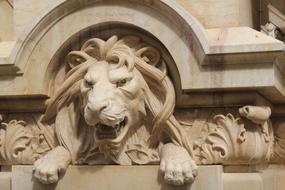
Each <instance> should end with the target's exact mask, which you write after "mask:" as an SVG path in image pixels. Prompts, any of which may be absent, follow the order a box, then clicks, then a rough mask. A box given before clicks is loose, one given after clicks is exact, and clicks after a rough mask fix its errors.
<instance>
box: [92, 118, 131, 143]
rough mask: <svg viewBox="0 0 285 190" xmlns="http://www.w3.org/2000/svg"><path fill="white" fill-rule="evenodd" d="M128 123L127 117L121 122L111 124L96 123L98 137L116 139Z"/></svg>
mask: <svg viewBox="0 0 285 190" xmlns="http://www.w3.org/2000/svg"><path fill="white" fill-rule="evenodd" d="M126 123H127V118H126V117H125V118H124V120H123V121H121V122H120V123H118V124H116V125H114V126H110V125H106V124H103V123H97V124H96V135H97V137H98V139H115V138H116V137H118V136H119V135H120V133H121V131H122V129H123V128H124V127H125V125H126Z"/></svg>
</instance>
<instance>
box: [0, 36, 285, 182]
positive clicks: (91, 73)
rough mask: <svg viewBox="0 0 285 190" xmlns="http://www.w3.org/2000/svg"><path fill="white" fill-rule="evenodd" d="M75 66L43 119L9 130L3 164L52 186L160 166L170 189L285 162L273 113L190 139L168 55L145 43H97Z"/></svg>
mask: <svg viewBox="0 0 285 190" xmlns="http://www.w3.org/2000/svg"><path fill="white" fill-rule="evenodd" d="M68 63H69V65H68V67H69V70H68V72H67V73H66V77H65V80H64V82H63V84H62V86H61V87H60V89H58V91H57V92H56V94H55V95H54V96H53V97H52V98H51V99H50V100H48V101H47V109H46V112H45V114H44V115H43V116H42V117H41V118H40V119H39V118H38V119H34V120H33V122H28V125H27V123H26V122H24V121H18V120H10V121H9V122H7V123H3V122H2V125H1V129H0V163H1V164H34V176H35V177H36V178H37V179H38V180H40V181H41V182H42V183H45V184H48V183H55V182H57V181H58V179H59V174H60V173H62V172H64V171H65V170H66V169H67V167H68V165H70V164H88V165H94V164H120V165H133V164H160V170H161V173H162V175H163V176H164V179H165V181H166V182H167V183H170V184H173V185H182V184H185V183H191V182H193V181H194V179H195V177H196V176H197V166H196V163H197V164H257V163H263V162H269V161H270V160H272V159H273V158H274V157H278V156H279V157H280V159H279V160H282V158H284V156H283V155H285V153H284V152H285V151H283V148H282V147H284V146H283V144H284V142H283V141H284V140H283V139H285V138H284V137H283V136H284V135H283V132H278V130H276V134H273V130H274V127H272V124H271V122H270V119H269V117H270V115H271V110H270V108H268V107H258V106H245V107H242V108H240V109H239V114H236V115H234V114H233V113H228V114H226V115H222V114H218V115H215V116H213V117H211V119H210V120H208V119H206V118H204V119H202V120H203V124H202V125H201V126H198V128H200V129H201V130H200V131H201V132H200V133H196V134H194V133H191V132H189V129H191V128H193V127H197V126H195V125H196V124H195V122H193V124H189V125H188V124H187V123H186V122H182V121H179V120H178V119H176V117H175V116H174V115H173V112H174V107H175V90H174V87H173V85H172V82H171V80H170V79H169V77H168V76H167V71H166V70H167V67H166V64H165V62H164V60H163V58H161V56H160V52H159V51H158V50H157V49H155V48H154V47H150V46H149V45H147V44H145V43H144V42H142V41H141V40H140V39H139V38H138V37H135V36H126V37H122V38H118V37H117V36H113V37H111V38H109V39H108V40H106V41H104V40H102V39H98V38H92V39H90V40H88V41H86V42H85V43H84V44H83V45H82V47H81V49H80V50H78V51H72V52H70V53H69V54H68ZM195 120H196V118H194V121H195ZM47 127H48V129H49V130H47ZM283 128H284V127H283ZM50 129H52V131H53V132H50ZM279 131H281V130H279ZM274 133H275V131H274ZM284 134H285V133H284ZM274 135H275V136H276V137H277V141H276V142H277V143H275V144H274V137H273V136H274ZM276 155H277V156H276Z"/></svg>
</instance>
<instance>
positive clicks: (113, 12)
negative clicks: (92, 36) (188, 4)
mask: <svg viewBox="0 0 285 190" xmlns="http://www.w3.org/2000/svg"><path fill="white" fill-rule="evenodd" d="M106 10H109V11H106ZM111 22H120V23H125V24H130V25H133V26H135V27H137V28H141V29H143V30H145V31H146V32H148V33H150V34H152V35H153V36H154V37H155V38H157V39H158V41H159V42H160V43H161V44H163V46H164V47H166V48H167V50H168V51H169V53H170V55H171V57H172V58H173V60H174V62H175V63H176V67H177V69H178V74H177V75H178V76H180V78H181V81H180V86H181V89H184V88H187V86H188V87H189V86H190V85H191V82H193V81H191V80H189V73H190V74H191V72H192V70H193V69H192V68H191V64H195V65H197V66H198V62H197V57H199V56H200V55H201V54H204V53H205V52H207V51H208V47H207V45H206V44H207V43H206V41H207V40H206V37H205V35H204V31H203V28H202V27H201V26H200V24H199V23H198V22H197V21H196V19H195V18H194V17H192V16H191V15H190V14H189V13H187V12H186V11H185V10H184V9H183V8H182V7H180V5H178V4H177V3H176V2H174V1H167V0H159V1H140V0H128V1H120V0H119V1H109V0H104V1H102V0H101V1H100V0H92V1H91V0H86V1H77V0H68V1H67V0H56V1H54V2H53V3H52V4H51V5H50V6H49V7H48V8H46V9H45V10H44V12H42V13H41V14H40V16H39V17H38V18H35V20H34V21H33V22H32V23H31V24H30V26H28V27H27V28H26V30H25V31H24V33H23V34H22V35H21V36H20V38H19V40H18V42H17V44H16V45H15V47H14V49H13V51H12V54H11V56H10V58H9V63H11V64H12V65H13V67H16V68H17V69H14V70H13V71H17V72H16V73H15V74H16V75H18V76H15V79H14V80H13V83H14V85H15V88H16V89H19V91H15V90H11V91H9V90H8V91H7V92H6V94H10V95H11V94H14V95H17V94H24V95H25V94H27V95H32V94H34V95H48V92H47V89H48V88H47V86H45V84H46V83H45V79H46V78H45V77H44V75H45V73H46V71H47V70H48V66H49V64H50V61H51V59H52V57H53V56H54V54H55V53H56V51H57V50H58V48H60V47H61V46H62V45H63V44H64V43H65V42H66V41H67V40H68V39H69V38H70V36H72V35H74V34H76V33H77V32H78V31H80V30H83V29H84V28H88V27H90V26H94V25H98V24H102V23H111ZM19 75H21V76H19ZM35 78H36V79H37V80H35ZM186 79H188V80H186ZM25 84H26V86H25ZM179 88H180V87H179Z"/></svg>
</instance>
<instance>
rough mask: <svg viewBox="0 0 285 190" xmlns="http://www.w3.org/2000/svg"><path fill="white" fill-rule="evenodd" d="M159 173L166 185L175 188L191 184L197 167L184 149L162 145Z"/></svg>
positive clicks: (196, 172)
mask: <svg viewBox="0 0 285 190" xmlns="http://www.w3.org/2000/svg"><path fill="white" fill-rule="evenodd" d="M160 171H161V172H162V173H163V175H164V180H165V182H166V183H169V184H172V185H177V186H178V185H183V184H186V183H193V182H194V179H195V177H196V176H197V174H198V170H197V165H196V164H195V162H194V161H193V160H192V158H191V157H190V155H189V153H188V152H187V151H186V149H184V148H183V147H180V146H176V145H173V144H167V145H164V148H163V150H162V157H161V162H160Z"/></svg>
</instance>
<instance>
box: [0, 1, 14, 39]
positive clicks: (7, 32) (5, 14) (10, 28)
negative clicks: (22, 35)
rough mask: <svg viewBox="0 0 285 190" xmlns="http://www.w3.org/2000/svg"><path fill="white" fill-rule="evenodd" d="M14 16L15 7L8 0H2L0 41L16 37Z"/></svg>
mask: <svg viewBox="0 0 285 190" xmlns="http://www.w3.org/2000/svg"><path fill="white" fill-rule="evenodd" d="M13 18H14V12H13V7H12V6H11V5H10V4H9V3H8V2H7V1H6V0H0V42H1V41H10V40H15V39H16V38H15V36H14V21H13Z"/></svg>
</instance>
